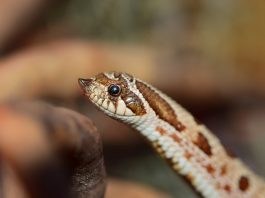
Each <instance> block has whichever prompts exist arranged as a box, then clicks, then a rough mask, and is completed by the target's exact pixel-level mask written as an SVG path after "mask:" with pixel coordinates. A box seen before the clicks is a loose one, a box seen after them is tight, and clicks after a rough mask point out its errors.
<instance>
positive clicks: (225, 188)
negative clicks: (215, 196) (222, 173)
mask: <svg viewBox="0 0 265 198" xmlns="http://www.w3.org/2000/svg"><path fill="white" fill-rule="evenodd" d="M224 190H225V191H226V192H228V193H230V192H231V186H230V185H228V184H226V185H225V186H224Z"/></svg>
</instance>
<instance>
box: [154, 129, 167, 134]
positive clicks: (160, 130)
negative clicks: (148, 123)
mask: <svg viewBox="0 0 265 198" xmlns="http://www.w3.org/2000/svg"><path fill="white" fill-rule="evenodd" d="M156 130H157V131H158V132H159V133H160V134H161V135H165V134H167V131H166V130H165V129H163V128H162V127H156Z"/></svg>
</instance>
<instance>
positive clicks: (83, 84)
mask: <svg viewBox="0 0 265 198" xmlns="http://www.w3.org/2000/svg"><path fill="white" fill-rule="evenodd" d="M92 81H93V80H92V79H90V78H88V79H84V78H79V79H78V83H79V86H80V87H81V88H82V89H83V90H84V89H85V87H87V86H89V85H90V84H91V82H92Z"/></svg>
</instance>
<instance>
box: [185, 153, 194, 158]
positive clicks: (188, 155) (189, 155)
mask: <svg viewBox="0 0 265 198" xmlns="http://www.w3.org/2000/svg"><path fill="white" fill-rule="evenodd" d="M192 157H193V155H192V153H190V152H188V151H186V152H185V158H186V159H187V160H189V159H190V158H192Z"/></svg>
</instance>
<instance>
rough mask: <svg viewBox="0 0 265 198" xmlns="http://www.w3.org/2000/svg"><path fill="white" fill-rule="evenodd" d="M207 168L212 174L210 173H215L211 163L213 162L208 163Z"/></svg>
mask: <svg viewBox="0 0 265 198" xmlns="http://www.w3.org/2000/svg"><path fill="white" fill-rule="evenodd" d="M206 170H207V172H208V173H209V174H210V175H212V176H213V175H214V173H215V168H214V167H213V166H212V165H211V164H208V165H207V166H206Z"/></svg>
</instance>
